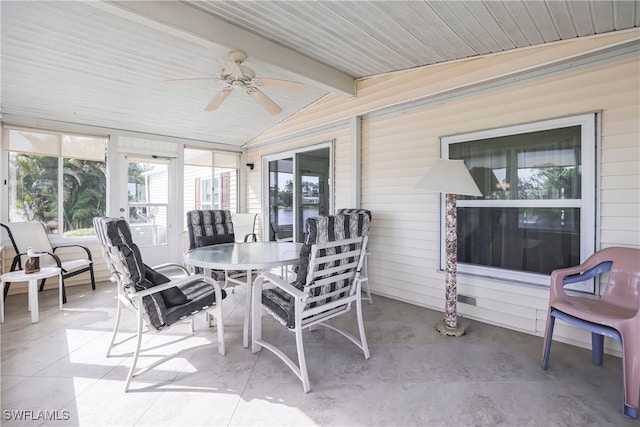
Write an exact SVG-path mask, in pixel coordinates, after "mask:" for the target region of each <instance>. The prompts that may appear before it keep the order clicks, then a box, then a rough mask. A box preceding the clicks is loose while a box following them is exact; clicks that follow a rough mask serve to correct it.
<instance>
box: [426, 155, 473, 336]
mask: <svg viewBox="0 0 640 427" xmlns="http://www.w3.org/2000/svg"><path fill="white" fill-rule="evenodd" d="M416 187H417V188H424V189H427V190H431V191H437V192H440V193H444V195H445V196H444V200H445V223H444V245H445V263H446V265H445V289H446V292H445V306H444V319H443V320H442V321H440V322H438V324H437V325H436V329H437V330H438V331H439V332H440V333H441V334H442V335H449V336H456V337H459V336H462V335H463V334H464V326H463V325H462V322H459V320H460V319H458V291H457V280H456V275H457V264H458V224H457V221H458V215H457V206H456V204H457V195H458V194H462V195H467V196H476V197H481V196H482V192H481V191H480V189H479V188H478V186H477V185H476V183H475V181H474V180H473V177H472V176H471V174H470V173H469V171H468V170H467V167H466V166H465V164H464V161H463V160H450V159H440V160H438V161H436V163H435V164H434V165H433V167H432V168H431V169H430V170H429V171H428V172H427V174H426V175H425V176H424V177H422V179H421V180H420V181H419V182H418V183H417V184H416Z"/></svg>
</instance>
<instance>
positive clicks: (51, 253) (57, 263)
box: [11, 251, 62, 271]
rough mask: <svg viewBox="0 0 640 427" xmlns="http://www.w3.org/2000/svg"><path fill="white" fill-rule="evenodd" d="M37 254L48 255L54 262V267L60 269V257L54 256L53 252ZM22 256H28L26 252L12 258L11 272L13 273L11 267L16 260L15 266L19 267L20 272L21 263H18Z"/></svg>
mask: <svg viewBox="0 0 640 427" xmlns="http://www.w3.org/2000/svg"><path fill="white" fill-rule="evenodd" d="M37 253H39V254H47V255H49V256H50V257H51V258H53V260H54V261H55V262H56V265H57V266H58V268H60V269H62V261H61V260H60V257H59V256H58V255H56V254H54V253H53V252H47V251H38V252H37ZM22 256H29V255H28V254H27V253H26V252H22V253H19V254H16V256H15V257H14V258H13V262H12V263H11V271H13V267H14V265H15V264H16V258H17V260H18V262H17V264H18V266H19V267H20V270H22V263H21V262H20V257H22Z"/></svg>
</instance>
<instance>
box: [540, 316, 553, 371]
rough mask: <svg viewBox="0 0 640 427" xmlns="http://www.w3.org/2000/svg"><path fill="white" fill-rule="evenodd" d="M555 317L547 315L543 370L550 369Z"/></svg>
mask: <svg viewBox="0 0 640 427" xmlns="http://www.w3.org/2000/svg"><path fill="white" fill-rule="evenodd" d="M555 321H556V318H555V316H553V315H551V313H549V314H548V315H547V328H546V330H545V332H544V344H543V347H542V369H544V370H546V369H547V368H548V367H549V354H550V353H551V341H552V339H553V326H554V324H555Z"/></svg>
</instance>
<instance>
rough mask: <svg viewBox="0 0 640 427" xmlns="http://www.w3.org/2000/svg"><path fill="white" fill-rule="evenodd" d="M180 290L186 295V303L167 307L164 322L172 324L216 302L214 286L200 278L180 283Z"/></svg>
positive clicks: (223, 293)
mask: <svg viewBox="0 0 640 427" xmlns="http://www.w3.org/2000/svg"><path fill="white" fill-rule="evenodd" d="M180 290H181V291H182V292H183V293H184V295H185V296H186V297H187V299H188V301H189V302H187V303H186V304H182V305H177V306H174V307H169V308H167V310H166V312H165V318H164V324H165V325H167V326H168V325H173V324H174V323H176V322H177V321H179V320H181V319H184V318H186V317H187V316H190V315H192V314H193V313H196V312H198V311H200V310H206V309H208V308H209V307H211V306H213V305H215V304H216V295H215V290H214V287H213V286H212V285H211V284H209V283H207V282H205V281H204V280H202V279H194V280H193V281H189V282H187V283H185V284H182V285H180ZM221 292H222V299H224V298H226V297H227V293H226V292H225V290H224V289H222V290H221Z"/></svg>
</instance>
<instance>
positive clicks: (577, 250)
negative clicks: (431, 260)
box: [442, 115, 595, 286]
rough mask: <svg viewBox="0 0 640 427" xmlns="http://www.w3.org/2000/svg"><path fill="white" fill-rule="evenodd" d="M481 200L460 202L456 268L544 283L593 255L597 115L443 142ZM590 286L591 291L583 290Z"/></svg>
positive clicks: (527, 281)
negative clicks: (464, 168) (464, 169)
mask: <svg viewBox="0 0 640 427" xmlns="http://www.w3.org/2000/svg"><path fill="white" fill-rule="evenodd" d="M442 143H443V151H444V152H445V155H446V156H448V157H449V158H451V159H462V160H464V162H465V165H466V166H467V168H468V169H469V172H470V173H471V175H472V177H473V178H474V180H475V182H476V184H477V185H478V187H479V188H480V191H481V192H482V194H483V196H482V197H469V196H459V198H458V262H459V270H460V271H461V272H467V273H472V274H480V275H484V276H490V277H496V278H504V279H508V280H516V281H521V282H526V283H536V284H544V285H548V275H549V274H550V273H551V271H553V270H555V269H557V268H562V267H568V266H572V265H577V264H579V263H580V261H581V260H584V259H585V258H586V256H588V255H589V254H591V253H592V252H593V248H594V232H593V228H594V221H595V204H594V201H593V200H594V197H595V159H594V152H595V116H594V115H585V116H578V117H572V118H564V119H557V120H549V121H545V122H539V123H534V124H527V125H519V126H512V127H509V128H504V129H496V130H491V131H483V132H476V133H472V134H466V135H456V136H452V137H445V138H443V139H442ZM585 286H590V285H585Z"/></svg>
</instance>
